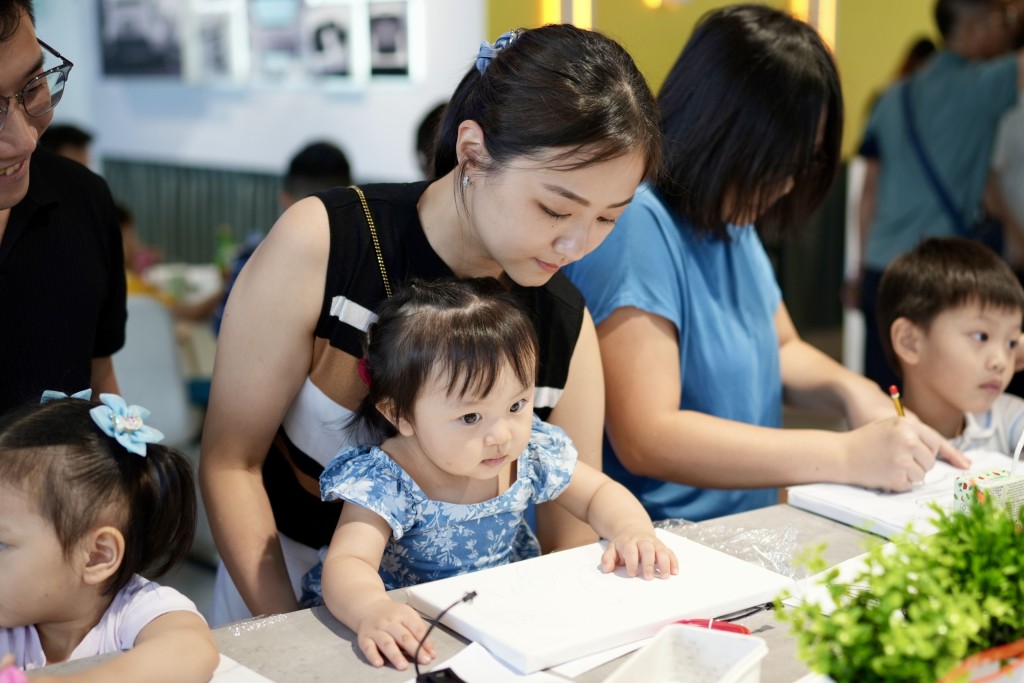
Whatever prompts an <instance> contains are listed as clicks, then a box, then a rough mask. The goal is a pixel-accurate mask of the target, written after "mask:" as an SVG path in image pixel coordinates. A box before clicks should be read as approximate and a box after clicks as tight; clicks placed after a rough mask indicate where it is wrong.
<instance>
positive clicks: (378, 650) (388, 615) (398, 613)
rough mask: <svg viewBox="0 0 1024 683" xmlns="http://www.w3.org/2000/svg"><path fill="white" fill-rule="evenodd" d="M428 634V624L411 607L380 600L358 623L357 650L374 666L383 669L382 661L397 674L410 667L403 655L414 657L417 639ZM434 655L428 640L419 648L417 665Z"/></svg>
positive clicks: (427, 660) (417, 644)
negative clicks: (390, 666)
mask: <svg viewBox="0 0 1024 683" xmlns="http://www.w3.org/2000/svg"><path fill="white" fill-rule="evenodd" d="M426 635H427V625H426V623H424V621H423V619H422V618H421V617H420V615H419V614H418V613H417V612H416V610H414V609H413V608H412V607H409V606H408V605H403V604H401V603H398V602H395V601H394V600H390V599H389V600H383V601H381V602H380V603H378V604H375V605H374V606H373V607H372V608H370V609H369V610H368V611H367V612H366V614H365V615H364V616H363V618H362V619H360V621H359V629H358V642H359V649H360V650H362V651H363V654H364V655H366V659H367V660H369V662H370V664H373V665H374V666H383V665H384V664H385V658H386V660H387V661H388V662H391V664H393V665H394V667H395V668H396V669H398V670H399V671H404V670H405V669H407V668H408V667H409V660H408V659H407V658H406V656H405V654H403V651H404V652H405V653H408V654H409V655H415V653H416V648H417V646H419V643H420V640H421V639H422V638H423V637H424V636H426ZM434 655H435V651H434V646H433V644H431V642H430V641H429V640H427V641H425V642H424V643H423V647H421V648H420V653H419V657H420V664H426V663H428V662H430V661H431V660H432V659H433V658H434Z"/></svg>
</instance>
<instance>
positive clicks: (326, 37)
mask: <svg viewBox="0 0 1024 683" xmlns="http://www.w3.org/2000/svg"><path fill="white" fill-rule="evenodd" d="M301 33H302V56H303V59H304V60H305V64H306V72H307V73H308V74H309V75H310V76H314V77H320V76H349V75H350V74H351V73H352V54H353V48H352V42H353V35H352V7H351V6H350V5H348V4H325V5H318V6H312V7H306V8H305V10H303V13H302V31H301Z"/></svg>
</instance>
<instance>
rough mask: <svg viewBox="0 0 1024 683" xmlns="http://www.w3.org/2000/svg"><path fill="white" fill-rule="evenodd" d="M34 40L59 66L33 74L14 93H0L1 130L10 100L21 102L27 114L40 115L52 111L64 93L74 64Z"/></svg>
mask: <svg viewBox="0 0 1024 683" xmlns="http://www.w3.org/2000/svg"><path fill="white" fill-rule="evenodd" d="M36 41H37V42H38V43H39V45H40V46H41V47H42V48H43V49H44V50H46V51H47V52H49V53H50V54H52V55H53V56H54V57H56V58H57V59H59V60H60V62H61V63H60V66H55V67H53V68H52V69H47V70H46V71H44V72H43V73H41V74H39V75H38V76H34V77H33V78H31V79H30V80H29V82H28V83H26V84H25V87H24V88H22V89H21V92H19V93H17V94H16V95H10V96H7V95H0V130H3V129H4V124H5V123H7V112H9V111H10V110H11V100H17V101H19V102H21V106H23V107H25V113H26V114H28V115H29V116H42V115H43V114H45V113H47V112H50V111H53V108H54V107H56V106H57V103H58V102H60V98H61V97H62V96H63V95H64V84H65V83H67V81H68V74H69V73H71V67H73V66H74V64H72V63H71V61H70V60H68V58H67V57H65V56H64V55H62V54H61V53H59V52H57V51H56V50H54V49H53V48H52V47H50V46H49V45H47V44H46V43H44V42H43V41H41V40H39V39H38V38H37V39H36Z"/></svg>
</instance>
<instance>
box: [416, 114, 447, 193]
mask: <svg viewBox="0 0 1024 683" xmlns="http://www.w3.org/2000/svg"><path fill="white" fill-rule="evenodd" d="M447 106H448V103H447V102H441V103H440V104H436V105H434V106H433V107H432V108H431V110H430V111H428V112H427V113H426V114H424V115H423V118H422V119H421V120H420V125H419V126H417V127H416V161H417V162H419V165H420V173H422V174H423V177H424V178H428V179H432V178H434V177H436V176H435V175H434V143H435V142H436V141H437V129H438V127H439V126H440V124H441V119H442V117H444V108H445V107H447Z"/></svg>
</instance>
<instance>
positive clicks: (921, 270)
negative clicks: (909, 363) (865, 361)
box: [875, 237, 1024, 374]
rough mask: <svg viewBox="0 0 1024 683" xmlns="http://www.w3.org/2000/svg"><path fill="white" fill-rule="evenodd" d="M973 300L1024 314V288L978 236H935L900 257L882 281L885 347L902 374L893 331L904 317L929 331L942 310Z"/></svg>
mask: <svg viewBox="0 0 1024 683" xmlns="http://www.w3.org/2000/svg"><path fill="white" fill-rule="evenodd" d="M969 303H977V304H979V305H980V306H982V307H983V308H985V307H990V306H991V307H993V308H999V309H1007V310H1013V311H1020V312H1021V313H1024V288H1022V287H1021V284H1020V281H1019V280H1018V279H1017V276H1016V275H1014V274H1013V270H1011V269H1010V266H1009V265H1008V264H1007V263H1006V261H1004V260H1003V258H1002V257H1001V256H999V254H997V253H995V252H994V251H992V250H991V249H989V248H988V247H986V246H985V245H983V244H981V243H980V242H977V241H975V240H968V239H964V238H962V237H941V238H940V237H933V238H931V239H927V240H924V241H923V242H921V243H920V244H918V245H917V246H916V247H914V249H912V250H911V251H908V252H907V253H905V254H901V255H900V256H898V257H896V258H895V259H894V260H893V261H892V263H890V264H889V265H888V266H887V267H886V269H885V272H884V273H883V274H882V279H881V281H880V282H879V283H878V303H877V304H876V307H875V313H876V316H877V319H878V334H879V337H880V341H881V342H882V350H883V351H884V352H885V358H886V360H888V361H889V365H890V366H891V367H892V369H893V370H894V371H895V372H896V373H897V374H900V364H899V359H898V358H897V357H896V352H895V351H894V350H893V347H892V335H891V334H890V330H891V328H892V324H893V322H895V321H896V319H897V318H906V319H907V320H909V321H910V322H912V323H914V325H916V326H918V327H920V328H921V329H925V330H927V329H928V328H929V326H930V325H931V324H932V321H934V320H935V318H936V317H937V316H938V315H939V314H940V313H942V312H944V311H947V310H949V309H952V308H957V307H959V306H963V305H965V304H969Z"/></svg>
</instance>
